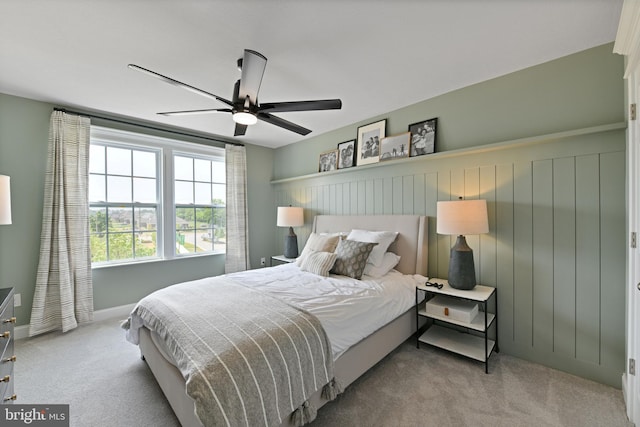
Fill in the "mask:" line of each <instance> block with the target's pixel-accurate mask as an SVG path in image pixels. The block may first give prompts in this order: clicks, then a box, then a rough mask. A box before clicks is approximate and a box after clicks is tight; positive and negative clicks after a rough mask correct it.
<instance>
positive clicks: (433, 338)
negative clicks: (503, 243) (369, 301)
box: [416, 279, 500, 373]
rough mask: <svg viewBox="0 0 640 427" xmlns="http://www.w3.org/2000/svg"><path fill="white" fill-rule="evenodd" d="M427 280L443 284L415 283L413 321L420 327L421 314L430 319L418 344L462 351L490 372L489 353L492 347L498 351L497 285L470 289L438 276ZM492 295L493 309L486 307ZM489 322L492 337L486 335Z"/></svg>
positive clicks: (462, 353)
mask: <svg viewBox="0 0 640 427" xmlns="http://www.w3.org/2000/svg"><path fill="white" fill-rule="evenodd" d="M427 283H437V284H441V285H442V287H437V286H427V284H420V285H418V286H416V325H417V326H418V328H419V326H420V318H427V319H430V320H431V321H432V322H430V323H431V325H429V326H428V327H427V330H426V331H425V332H424V333H422V334H418V340H417V343H416V344H417V346H418V348H420V343H424V344H429V345H432V346H434V347H438V348H442V349H444V350H448V351H451V352H453V353H457V354H461V355H463V356H466V357H469V358H471V359H475V360H478V361H480V362H483V363H484V364H485V372H486V373H489V357H490V356H491V354H492V353H493V351H494V350H495V351H496V352H498V351H500V350H499V348H498V297H497V294H498V291H497V289H496V288H493V287H490V286H483V285H477V286H476V287H475V288H473V289H471V290H460V289H455V288H452V287H451V286H449V283H447V281H446V280H441V279H430V280H429V281H428V282H427ZM492 297H493V298H494V303H495V313H489V312H488V311H487V303H488V301H489V300H490V299H491V298H492ZM453 326H458V327H461V328H464V330H465V331H464V332H463V331H460V330H459V329H456V328H454V327H453ZM492 326H493V327H495V337H496V339H495V341H494V340H491V339H489V337H488V335H489V329H490V328H491V327H492ZM470 332H476V333H470Z"/></svg>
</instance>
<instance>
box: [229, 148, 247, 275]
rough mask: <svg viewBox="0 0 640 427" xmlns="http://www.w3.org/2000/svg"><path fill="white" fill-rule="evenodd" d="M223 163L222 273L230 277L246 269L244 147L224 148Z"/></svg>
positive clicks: (245, 164) (245, 174)
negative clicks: (224, 227) (224, 234)
mask: <svg viewBox="0 0 640 427" xmlns="http://www.w3.org/2000/svg"><path fill="white" fill-rule="evenodd" d="M225 159H226V160H225V161H226V170H227V255H226V259H225V273H234V272H236V271H244V270H248V269H249V268H250V264H249V223H248V221H249V215H248V212H247V160H246V149H245V147H244V146H236V145H231V144H226V146H225Z"/></svg>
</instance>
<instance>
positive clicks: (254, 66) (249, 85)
mask: <svg viewBox="0 0 640 427" xmlns="http://www.w3.org/2000/svg"><path fill="white" fill-rule="evenodd" d="M266 66H267V58H265V57H264V56H263V55H262V54H260V53H258V52H256V51H254V50H249V49H245V50H244V57H243V58H242V75H241V77H240V92H239V94H238V95H239V99H246V98H247V96H248V97H249V100H250V101H251V105H256V104H257V103H258V91H259V90H260V84H262V76H263V75H264V69H265V67H266Z"/></svg>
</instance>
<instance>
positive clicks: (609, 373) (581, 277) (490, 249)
mask: <svg viewBox="0 0 640 427" xmlns="http://www.w3.org/2000/svg"><path fill="white" fill-rule="evenodd" d="M423 157H424V159H421V158H418V159H409V160H408V161H407V160H405V161H404V163H403V161H402V160H398V161H395V164H393V165H391V164H385V165H381V166H380V167H378V168H375V167H370V168H363V169H362V170H361V171H358V170H357V167H356V168H352V169H353V170H350V171H349V172H345V173H340V172H338V173H329V174H327V175H326V176H322V174H315V175H310V176H308V177H302V178H300V179H294V180H287V181H284V182H278V181H275V182H274V183H273V185H274V188H275V192H276V196H277V197H276V204H277V205H279V206H282V205H293V206H302V207H303V208H304V209H305V226H303V227H300V228H297V229H296V233H297V234H298V236H299V241H300V243H299V244H300V248H302V247H303V245H304V242H305V241H306V238H307V237H308V235H309V232H310V228H311V223H312V220H313V216H314V215H316V214H342V215H381V214H419V215H426V216H428V217H429V224H428V228H429V248H428V249H429V255H428V260H429V269H428V271H429V275H430V276H431V277H441V278H446V277H447V272H448V266H449V251H450V248H451V246H452V245H453V243H454V239H455V237H454V236H442V235H438V234H437V233H436V218H435V213H436V203H437V201H438V200H453V199H456V198H457V197H464V198H473V199H475V198H482V199H486V200H487V206H488V214H489V229H490V231H489V233H488V234H485V235H481V236H467V241H468V243H469V245H470V246H471V247H472V248H473V250H474V257H475V265H476V274H477V277H478V280H479V282H480V283H483V284H486V285H490V286H496V287H497V288H498V304H499V340H500V341H499V342H500V349H501V351H503V352H505V353H507V354H511V355H514V356H518V357H522V358H525V359H529V360H532V361H534V362H538V363H542V364H545V365H547V366H551V367H554V368H558V369H561V370H564V371H567V372H571V373H574V374H577V375H581V376H583V377H587V378H590V379H594V380H596V381H600V382H603V383H607V384H610V385H613V386H615V387H620V375H621V374H622V372H623V370H624V330H625V326H624V286H625V285H624V259H625V255H624V250H625V225H624V224H625V223H624V216H625V213H624V212H625V200H624V186H625V183H624V170H625V153H624V131H623V130H609V131H603V132H594V133H593V134H586V135H578V136H573V137H572V136H569V137H566V138H558V139H557V140H553V141H548V140H544V141H541V142H540V143H533V144H531V143H529V144H526V145H523V146H519V145H518V144H514V145H506V146H505V147H504V148H502V149H497V150H490V151H487V152H482V151H478V152H471V153H469V154H464V153H461V154H460V155H456V156H449V157H447V156H443V157H441V158H438V157H437V155H434V157H433V158H429V156H423ZM386 163H389V162H386ZM348 231H349V230H345V232H348ZM284 232H285V231H284V230H281V232H280V233H279V238H280V237H283V236H284ZM470 363H473V362H470Z"/></svg>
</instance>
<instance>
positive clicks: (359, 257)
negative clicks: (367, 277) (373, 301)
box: [331, 240, 377, 279]
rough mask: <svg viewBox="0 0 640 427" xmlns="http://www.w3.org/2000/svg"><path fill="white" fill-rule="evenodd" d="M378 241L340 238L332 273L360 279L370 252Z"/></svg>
mask: <svg viewBox="0 0 640 427" xmlns="http://www.w3.org/2000/svg"><path fill="white" fill-rule="evenodd" d="M375 245H377V243H368V242H357V241H355V240H340V241H339V242H338V247H337V248H336V255H337V258H336V262H335V263H334V264H333V268H332V269H331V273H333V274H340V275H343V276H349V277H353V278H354V279H360V278H361V277H362V272H363V271H364V267H365V266H366V265H367V259H368V258H369V254H370V253H371V251H372V250H373V247H374V246H375Z"/></svg>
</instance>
